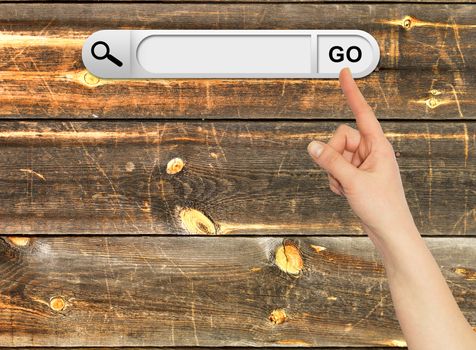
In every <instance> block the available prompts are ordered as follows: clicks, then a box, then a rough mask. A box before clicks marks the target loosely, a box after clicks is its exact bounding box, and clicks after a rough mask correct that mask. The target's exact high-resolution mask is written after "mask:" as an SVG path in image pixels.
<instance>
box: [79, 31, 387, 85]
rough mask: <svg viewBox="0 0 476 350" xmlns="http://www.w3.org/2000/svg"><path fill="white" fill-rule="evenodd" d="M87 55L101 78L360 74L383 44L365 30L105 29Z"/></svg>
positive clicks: (95, 36) (371, 64)
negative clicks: (347, 71) (379, 44)
mask: <svg viewBox="0 0 476 350" xmlns="http://www.w3.org/2000/svg"><path fill="white" fill-rule="evenodd" d="M82 56H83V62H84V64H85V66H86V68H87V69H88V70H89V71H90V72H91V73H92V74H94V75H96V76H98V77H101V78H124V79H141V78H147V79H150V78H337V77H338V76H339V71H340V70H341V69H342V68H343V67H349V68H350V69H351V71H352V72H353V75H354V77H355V78H359V77H363V76H366V75H368V74H370V73H371V72H372V71H373V70H374V69H375V68H376V67H377V64H378V61H379V58H380V50H379V47H378V44H377V41H376V40H375V39H374V38H373V37H372V36H371V35H370V34H368V33H366V32H364V31H360V30H104V31H99V32H96V33H94V34H92V35H91V36H90V37H89V38H88V39H87V40H86V42H85V44H84V45H83V52H82Z"/></svg>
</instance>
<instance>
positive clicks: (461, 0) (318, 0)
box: [0, 0, 476, 5]
mask: <svg viewBox="0 0 476 350" xmlns="http://www.w3.org/2000/svg"><path fill="white" fill-rule="evenodd" d="M126 1H128V0H114V2H116V3H121V2H126ZM2 2H7V3H8V2H24V0H0V3H2ZM43 2H44V3H57V2H60V0H43ZM71 2H76V3H82V2H84V1H83V0H72V1H71ZM97 2H109V3H110V2H111V1H110V0H97ZM130 2H138V3H151V2H157V0H132V1H130ZM167 2H170V3H181V2H185V1H184V0H167ZM186 2H191V3H202V2H203V3H210V2H212V3H213V2H215V3H225V4H233V3H240V2H244V3H303V2H305V3H313V4H326V3H357V4H359V3H363V4H365V3H370V4H373V3H377V4H378V3H387V2H390V3H401V4H406V3H410V4H412V3H420V4H425V3H430V4H433V3H442V4H452V5H454V4H474V3H476V2H475V1H474V0H239V1H238V0H187V1H186Z"/></svg>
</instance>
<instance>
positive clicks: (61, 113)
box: [0, 3, 476, 119]
mask: <svg viewBox="0 0 476 350" xmlns="http://www.w3.org/2000/svg"><path fill="white" fill-rule="evenodd" d="M330 13H331V14H332V15H329V14H330ZM475 17H476V7H475V6H471V5H447V6H441V5H438V4H434V5H428V4H427V5H415V4H412V5H409V4H394V5H392V6H391V7H389V6H388V5H384V4H380V5H379V4H375V5H365V4H360V5H359V4H179V3H169V4H115V5H113V6H111V5H110V4H1V5H0V22H1V23H2V28H3V32H2V34H1V37H0V38H1V41H0V62H1V63H0V86H1V94H0V117H3V118H25V117H28V118H51V117H61V118H93V117H94V116H98V117H100V118H309V119H310V118H348V117H349V116H350V115H349V112H348V110H347V108H346V106H345V103H344V100H343V98H342V95H341V93H340V90H339V88H338V85H337V82H336V81H335V80H332V81H326V80H314V81H312V80H282V79H281V80H273V79H271V80H153V81H118V80H116V81H111V80H97V79H96V78H94V77H92V76H89V75H87V74H86V71H85V70H84V67H83V65H82V62H81V45H82V43H83V41H84V39H85V38H86V37H87V36H88V35H89V34H91V33H92V32H94V31H96V30H99V29H103V28H106V27H107V28H111V29H114V28H124V29H129V28H140V29H147V28H153V29H338V28H342V29H362V30H366V31H368V32H369V33H371V34H372V35H374V36H375V37H376V39H377V40H378V41H379V44H380V47H381V56H382V57H381V62H380V67H379V69H380V71H379V72H375V73H373V74H372V75H371V76H369V77H368V78H365V79H361V80H360V82H359V84H360V85H361V87H362V89H363V91H364V93H365V95H366V96H367V98H368V99H369V102H370V103H371V105H372V106H373V107H375V108H377V111H378V113H379V115H380V117H381V118H383V119H386V118H396V119H412V118H415V119H461V118H466V119H474V118H476V108H475V99H474V94H475V89H476V87H475V86H476V81H475V80H476V78H475V74H474V69H475V64H476V59H475V58H476V45H475V44H474V43H475V42H476V24H475V20H474V18H475ZM395 69H396V70H397V71H395ZM125 96H127V98H126V97H125Z"/></svg>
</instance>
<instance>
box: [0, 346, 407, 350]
mask: <svg viewBox="0 0 476 350" xmlns="http://www.w3.org/2000/svg"><path fill="white" fill-rule="evenodd" d="M11 349H12V348H11V347H4V348H0V350H11ZM22 349H25V350H51V349H54V350H85V348H84V347H79V348H78V347H67V348H64V347H54V348H51V347H37V346H35V347H22ZM248 349H249V347H240V346H234V347H233V350H248ZM306 349H307V350H313V349H319V350H404V349H407V348H406V347H387V346H386V347H384V348H376V347H370V348H369V347H361V346H359V347H353V346H351V347H348V346H346V347H344V348H339V347H334V346H333V347H331V348H323V347H306ZM87 350H230V347H206V346H186V347H180V346H173V347H162V346H161V347H149V346H148V347H138V348H137V347H135V348H132V347H127V348H126V349H124V348H123V347H116V348H111V347H100V348H97V347H88V348H87ZM259 350H276V347H260V348H259ZM286 350H302V347H290V346H286Z"/></svg>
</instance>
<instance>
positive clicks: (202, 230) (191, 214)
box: [179, 208, 217, 235]
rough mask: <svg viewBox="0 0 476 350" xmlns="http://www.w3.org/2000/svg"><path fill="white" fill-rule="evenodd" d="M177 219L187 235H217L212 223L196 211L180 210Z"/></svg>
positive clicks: (191, 209) (190, 209) (189, 209)
mask: <svg viewBox="0 0 476 350" xmlns="http://www.w3.org/2000/svg"><path fill="white" fill-rule="evenodd" d="M179 218H180V222H181V223H182V227H183V228H184V229H185V230H187V232H188V233H191V234H195V235H216V234H217V229H216V226H215V224H214V223H213V221H212V220H211V219H210V218H208V217H207V216H206V215H205V214H203V213H202V212H201V211H199V210H197V209H193V208H183V209H180V211H179Z"/></svg>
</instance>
